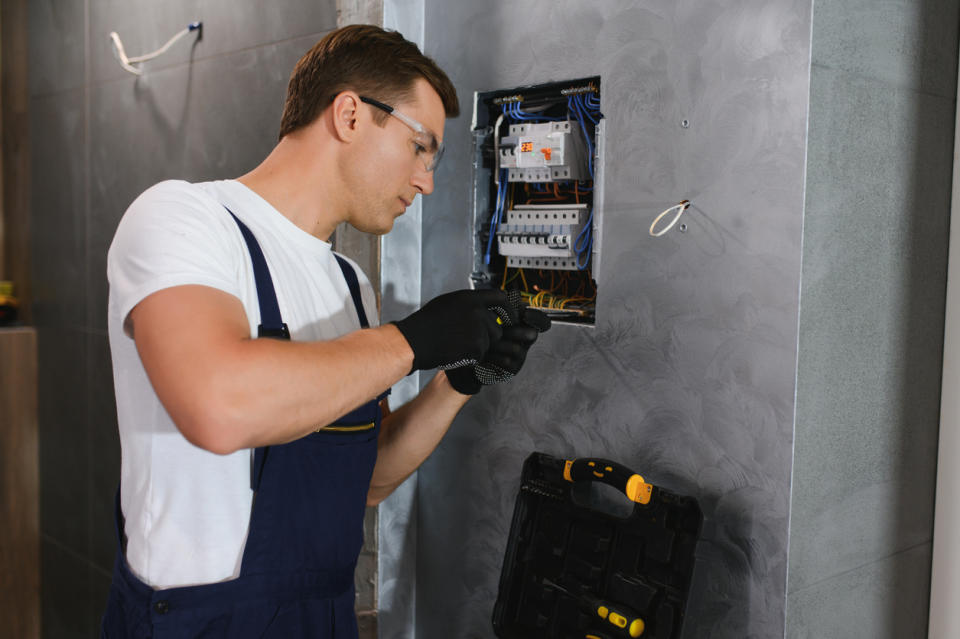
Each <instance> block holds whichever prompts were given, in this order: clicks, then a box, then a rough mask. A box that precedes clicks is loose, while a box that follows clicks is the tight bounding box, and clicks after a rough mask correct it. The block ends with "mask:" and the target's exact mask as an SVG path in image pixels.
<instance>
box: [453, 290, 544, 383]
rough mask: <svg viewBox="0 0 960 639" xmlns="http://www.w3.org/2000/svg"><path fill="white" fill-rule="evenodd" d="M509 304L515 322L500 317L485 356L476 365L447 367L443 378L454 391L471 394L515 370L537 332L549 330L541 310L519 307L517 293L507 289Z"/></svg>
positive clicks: (512, 373)
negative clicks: (499, 326) (501, 322)
mask: <svg viewBox="0 0 960 639" xmlns="http://www.w3.org/2000/svg"><path fill="white" fill-rule="evenodd" d="M509 303H510V305H511V306H512V307H513V308H514V309H516V313H515V315H516V317H518V321H517V322H514V321H513V320H512V318H510V319H504V328H503V335H502V336H501V338H500V339H499V340H497V341H495V342H494V343H493V344H491V346H490V350H489V351H488V352H487V355H486V356H485V357H484V358H483V359H482V360H480V361H479V362H477V363H476V364H468V365H466V366H460V367H459V368H453V369H450V370H447V379H449V380H450V385H451V386H453V388H454V390H456V391H457V392H459V393H463V394H464V395H475V394H476V393H478V392H480V389H481V388H483V387H484V386H488V385H490V384H498V383H500V382H504V381H506V380H508V379H510V378H511V377H513V376H514V375H516V374H517V373H519V372H520V368H521V367H522V366H523V363H524V361H526V359H527V351H528V350H529V349H530V347H531V346H532V345H533V343H534V342H535V341H537V337H538V336H539V334H540V333H543V332H544V331H547V330H549V329H550V318H549V317H547V315H546V314H545V313H542V312H540V311H537V310H534V309H532V308H528V307H525V306H520V295H519V293H517V292H515V291H511V296H510V299H509Z"/></svg>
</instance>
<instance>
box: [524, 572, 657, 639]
mask: <svg viewBox="0 0 960 639" xmlns="http://www.w3.org/2000/svg"><path fill="white" fill-rule="evenodd" d="M543 584H544V585H545V586H550V587H551V588H554V589H556V590H559V591H560V592H562V593H564V594H566V595H569V596H570V597H573V598H574V599H576V600H577V602H578V603H579V604H580V607H581V608H583V609H584V611H586V612H587V613H589V614H591V615H596V616H598V617H600V619H602V620H603V621H605V622H607V624H609V625H610V626H613V628H615V629H616V630H617V632H618V634H619V635H620V636H622V637H631V638H633V639H635V638H636V637H639V636H640V635H642V634H643V631H644V629H645V628H646V625H645V624H644V623H643V619H641V618H640V616H639V615H637V614H636V613H634V612H633V611H632V610H630V609H629V608H627V607H625V606H621V605H619V604H613V603H610V602H607V601H604V600H603V599H601V598H600V597H597V596H596V595H593V594H590V593H589V592H581V593H580V594H579V595H575V594H573V593H572V592H570V590H568V589H567V588H564V587H563V586H561V585H560V584H556V583H554V582H552V581H550V580H549V579H544V580H543ZM587 636H589V635H587ZM593 636H595V637H596V636H602V635H596V634H595V635H593Z"/></svg>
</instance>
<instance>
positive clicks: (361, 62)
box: [280, 24, 460, 139]
mask: <svg viewBox="0 0 960 639" xmlns="http://www.w3.org/2000/svg"><path fill="white" fill-rule="evenodd" d="M419 78H423V79H425V80H426V81H427V82H429V83H430V86H432V87H433V88H434V90H435V91H436V92H437V94H438V95H439V96H440V100H441V101H442V102H443V108H444V111H445V112H446V115H447V117H448V118H454V117H456V116H458V115H460V102H459V101H458V100H457V91H456V89H455V88H454V87H453V83H452V82H450V78H448V77H447V74H446V73H444V72H443V70H441V69H440V67H439V66H437V63H436V62H434V61H433V60H431V59H430V58H428V57H427V56H425V55H423V53H421V52H420V49H418V48H417V45H415V44H414V43H412V42H410V41H408V40H405V39H404V37H403V36H402V35H400V34H399V33H397V32H396V31H385V30H383V29H381V28H380V27H377V26H374V25H371V24H354V25H350V26H347V27H343V28H341V29H337V30H336V31H331V32H330V33H328V34H327V35H326V36H324V37H323V39H322V40H320V42H318V43H316V44H315V45H313V48H312V49H310V50H309V51H307V53H306V54H304V56H303V57H302V58H300V60H299V61H298V62H297V66H295V67H294V69H293V73H292V74H291V75H290V83H289V84H288V85H287V101H286V104H284V107H283V119H282V120H281V121H280V138H281V139H283V136H285V135H287V134H288V133H292V132H293V131H296V130H297V129H301V128H303V127H305V126H307V125H309V124H310V123H312V122H313V121H314V120H316V119H317V117H318V116H319V115H320V114H321V113H322V112H323V111H324V109H326V108H327V107H328V106H330V105H331V104H332V103H333V100H334V98H335V97H336V96H337V95H338V94H340V93H341V92H343V91H347V90H352V91H356V92H357V93H359V94H361V95H364V96H367V97H371V98H374V99H376V100H379V101H381V102H385V103H387V104H391V105H393V104H396V103H397V102H402V101H403V100H404V99H407V98H409V97H410V95H411V94H412V92H413V84H414V82H416V80H417V79H419ZM373 116H374V121H375V122H377V123H378V124H382V123H383V122H384V121H385V120H386V118H387V117H388V116H387V114H386V113H385V112H383V111H380V110H379V109H374V113H373Z"/></svg>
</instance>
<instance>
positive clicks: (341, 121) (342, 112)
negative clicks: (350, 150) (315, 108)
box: [330, 91, 360, 142]
mask: <svg viewBox="0 0 960 639" xmlns="http://www.w3.org/2000/svg"><path fill="white" fill-rule="evenodd" d="M330 108H331V110H332V114H333V130H334V131H335V132H336V135H337V138H339V139H340V140H341V141H343V142H351V141H353V139H354V138H356V136H357V131H358V129H359V124H360V122H359V118H360V113H359V111H360V96H359V95H357V94H356V93H355V92H353V91H341V92H340V93H338V94H337V96H336V97H335V98H334V99H333V104H332V105H331V107H330Z"/></svg>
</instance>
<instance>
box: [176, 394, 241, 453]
mask: <svg viewBox="0 0 960 639" xmlns="http://www.w3.org/2000/svg"><path fill="white" fill-rule="evenodd" d="M210 404H212V402H211V403H208V405H207V406H205V407H204V408H201V409H198V410H194V411H191V412H190V413H189V414H185V415H181V416H179V417H178V418H175V419H174V423H175V424H176V426H177V429H179V431H180V433H181V434H182V435H183V437H184V438H185V439H186V440H187V441H188V442H190V443H191V444H193V445H194V446H196V447H197V448H201V449H203V450H205V451H207V452H210V453H214V454H215V455H229V454H231V453H235V452H237V451H238V450H242V449H244V448H249V446H248V445H247V443H246V442H245V441H244V440H243V438H242V436H241V435H242V433H243V432H244V431H243V428H242V422H241V421H240V420H241V419H242V418H241V417H240V416H237V415H231V411H230V410H228V409H225V408H223V407H216V406H212V405H210Z"/></svg>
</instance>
